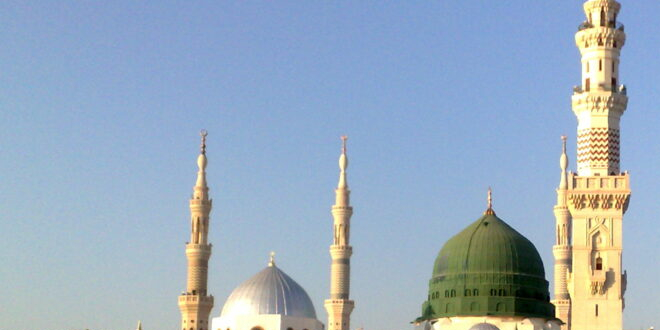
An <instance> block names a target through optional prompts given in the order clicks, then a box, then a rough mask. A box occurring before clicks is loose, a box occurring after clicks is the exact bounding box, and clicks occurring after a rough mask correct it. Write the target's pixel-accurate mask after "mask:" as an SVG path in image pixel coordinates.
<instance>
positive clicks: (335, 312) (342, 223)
mask: <svg viewBox="0 0 660 330" xmlns="http://www.w3.org/2000/svg"><path fill="white" fill-rule="evenodd" d="M341 139H342V153H341V156H339V169H340V172H339V183H338V184H337V189H335V204H334V205H333V206H332V217H333V218H334V227H333V241H332V245H330V256H331V258H332V264H331V266H330V299H327V300H326V301H325V305H324V306H325V309H326V311H327V312H328V330H349V329H350V316H351V312H352V311H353V307H354V306H355V304H354V302H353V301H352V300H350V299H349V291H350V274H351V263H350V258H351V255H352V254H353V248H352V247H351V245H350V243H349V238H350V228H351V215H352V214H353V207H352V206H351V205H350V193H351V192H350V190H349V189H348V181H347V178H346V168H347V167H348V158H347V155H346V140H347V137H346V136H342V137H341Z"/></svg>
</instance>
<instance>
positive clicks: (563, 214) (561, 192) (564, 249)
mask: <svg viewBox="0 0 660 330" xmlns="http://www.w3.org/2000/svg"><path fill="white" fill-rule="evenodd" d="M561 139H562V153H561V157H560V158H559V167H560V168H561V176H560V179H559V187H558V188H557V204H556V205H555V207H554V214H555V219H556V228H555V230H556V234H555V245H554V246H553V247H552V254H553V255H554V258H555V265H554V280H555V283H554V284H555V299H554V300H553V301H552V303H553V304H554V305H555V308H556V316H557V318H559V319H561V320H562V321H564V322H565V324H564V325H563V326H562V329H563V330H568V329H569V324H570V322H569V321H570V308H571V300H570V295H569V292H568V285H567V277H568V273H569V270H570V265H571V240H570V232H571V214H570V211H569V209H568V204H567V198H568V171H567V168H568V156H567V155H566V136H562V137H561Z"/></svg>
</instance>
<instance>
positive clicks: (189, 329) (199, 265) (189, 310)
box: [179, 130, 213, 330]
mask: <svg viewBox="0 0 660 330" xmlns="http://www.w3.org/2000/svg"><path fill="white" fill-rule="evenodd" d="M206 135H207V133H206V131H205V130H202V132H201V137H202V143H201V150H200V154H199V156H198V157H197V166H198V168H199V170H198V172H197V181H196V183H195V186H194V187H193V194H192V199H190V227H191V231H190V241H189V242H188V243H187V244H186V257H187V258H188V279H187V289H186V291H185V292H184V293H182V294H181V296H179V309H180V310H181V329H183V330H210V329H209V327H210V325H209V323H208V322H209V314H210V313H211V309H212V308H213V296H211V295H208V293H207V280H208V263H209V258H210V257H211V247H212V245H211V244H209V243H208V233H209V214H210V213H211V207H212V204H213V201H212V200H211V199H209V188H208V186H207V184H206V165H207V159H206Z"/></svg>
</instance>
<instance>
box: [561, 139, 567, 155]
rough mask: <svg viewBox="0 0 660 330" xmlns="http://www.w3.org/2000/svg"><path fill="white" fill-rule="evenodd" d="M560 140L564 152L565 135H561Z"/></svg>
mask: <svg viewBox="0 0 660 330" xmlns="http://www.w3.org/2000/svg"><path fill="white" fill-rule="evenodd" d="M561 141H562V146H563V147H562V148H563V150H564V153H566V135H562V136H561Z"/></svg>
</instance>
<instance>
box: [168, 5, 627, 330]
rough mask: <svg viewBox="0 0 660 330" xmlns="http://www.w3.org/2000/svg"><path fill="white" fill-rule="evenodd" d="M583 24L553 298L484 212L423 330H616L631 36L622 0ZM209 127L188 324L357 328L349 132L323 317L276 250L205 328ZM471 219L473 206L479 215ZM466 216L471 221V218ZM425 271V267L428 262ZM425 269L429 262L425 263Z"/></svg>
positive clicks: (519, 242) (184, 321) (505, 230)
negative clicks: (622, 64)
mask: <svg viewBox="0 0 660 330" xmlns="http://www.w3.org/2000/svg"><path fill="white" fill-rule="evenodd" d="M583 7H584V12H585V14H586V21H584V23H582V24H581V25H580V27H579V29H578V32H577V33H576V35H575V41H576V44H577V47H578V48H579V50H580V53H581V56H582V61H581V64H582V65H581V66H582V81H581V84H580V86H577V87H574V89H573V95H572V108H573V112H574V113H575V115H576V117H577V120H578V129H577V141H578V147H577V150H578V152H577V153H578V155H577V172H576V173H574V172H571V171H569V170H568V156H567V155H566V138H565V137H563V138H562V139H563V152H562V153H561V156H560V162H559V163H560V169H561V171H560V180H559V186H558V188H557V190H556V191H557V204H556V205H555V207H554V215H555V218H556V226H555V234H556V235H555V236H556V242H555V245H554V246H553V248H552V251H553V255H554V258H555V264H554V269H553V273H554V297H553V298H552V299H551V297H550V292H549V282H548V280H547V279H546V272H545V269H544V266H543V262H542V260H541V257H540V256H539V253H538V250H537V248H536V247H535V246H534V244H533V243H532V242H530V241H529V240H528V239H527V238H525V236H523V235H522V234H521V233H519V232H517V231H516V230H515V229H514V228H512V227H511V226H509V225H508V224H507V223H506V222H505V221H504V220H503V219H502V218H500V217H498V216H497V215H496V213H495V211H494V210H493V207H492V203H491V198H490V191H489V198H488V200H489V202H488V207H487V209H486V211H485V212H483V214H482V215H481V216H479V217H478V218H477V219H476V220H474V221H473V222H472V223H469V224H468V225H467V226H466V227H465V229H463V230H462V231H461V232H459V233H457V234H456V235H455V236H453V237H452V238H451V239H449V240H448V241H447V242H446V243H445V245H444V246H443V247H442V249H441V250H440V251H439V253H438V256H437V258H436V260H435V262H434V264H433V268H432V275H431V278H430V281H429V291H428V296H427V297H420V302H421V309H420V313H419V315H411V318H410V319H411V321H413V324H414V326H416V327H417V328H419V329H423V330H431V329H433V330H498V329H501V330H526V329H529V330H532V329H534V330H541V329H543V330H596V329H598V330H621V329H622V328H623V320H622V314H623V308H624V293H625V289H626V273H625V272H624V271H623V269H622V257H621V255H622V227H623V226H622V224H623V214H624V213H625V212H626V209H627V207H628V203H629V199H630V189H629V182H630V178H629V175H628V173H627V172H621V171H620V169H619V134H620V130H619V121H620V117H621V115H622V114H623V113H624V111H625V109H626V106H627V102H628V98H627V96H626V88H625V86H623V85H619V84H618V82H619V71H618V67H619V55H620V51H621V48H622V47H623V45H624V43H625V39H626V35H625V33H624V28H623V25H621V24H620V23H619V22H618V21H617V15H618V13H619V11H620V9H621V5H620V4H619V3H618V2H617V1H615V0H588V1H586V2H585V3H584V5H583ZM205 138H206V132H204V131H203V132H202V144H201V153H200V155H199V156H198V159H197V165H198V167H199V171H198V174H197V182H196V184H195V186H194V188H193V196H192V199H191V200H190V212H191V233H190V240H189V242H188V243H187V244H186V256H187V259H188V274H187V289H186V290H185V292H184V293H183V294H181V295H180V296H179V298H178V304H179V308H180V310H181V325H180V328H181V329H182V330H325V329H326V327H327V330H350V315H351V312H352V310H353V308H354V302H353V300H351V299H350V295H349V293H350V258H351V254H352V246H351V245H350V240H349V238H350V223H351V215H352V213H353V208H352V206H351V204H350V190H349V188H348V181H347V172H346V171H347V168H348V156H347V152H346V137H342V140H343V148H342V153H341V155H340V157H339V168H340V172H339V183H338V185H337V188H336V190H335V194H336V199H335V204H334V205H333V206H332V216H333V218H334V229H333V236H332V244H331V245H330V256H331V264H330V274H331V283H330V293H329V297H328V299H327V300H326V301H325V304H324V306H325V309H326V312H327V315H328V316H327V323H326V325H325V326H324V324H323V323H322V322H321V321H320V320H319V317H318V315H317V314H316V311H315V309H314V306H313V304H312V301H311V299H310V298H309V296H308V295H307V293H306V292H305V290H304V289H303V288H302V287H301V286H300V285H299V284H298V283H296V281H294V280H293V279H292V278H291V277H290V276H289V275H287V274H286V273H285V272H284V271H283V270H281V269H280V268H278V267H277V265H276V263H275V260H274V257H273V256H271V260H270V262H269V264H268V265H267V267H266V268H264V269H263V270H261V271H260V272H258V273H257V274H255V275H254V276H252V277H251V278H249V279H247V280H246V281H245V282H244V283H243V284H241V285H239V286H238V287H237V288H236V289H234V291H233V292H232V293H231V295H230V296H229V297H228V298H227V300H226V302H225V303H224V306H223V307H222V309H221V312H220V314H219V316H218V317H214V318H213V319H212V321H211V323H209V316H210V313H211V309H212V308H213V306H214V297H213V296H212V295H210V294H209V292H208V291H207V279H208V262H209V258H210V256H211V248H212V245H211V244H210V243H209V239H208V229H209V220H210V219H209V214H210V211H211V208H212V200H211V199H210V198H209V193H208V192H209V188H208V186H207V183H206V166H207V158H206V143H205ZM475 214H476V212H475ZM467 223H468V222H466V224H467ZM429 266H430V263H429ZM429 268H430V267H429Z"/></svg>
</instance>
